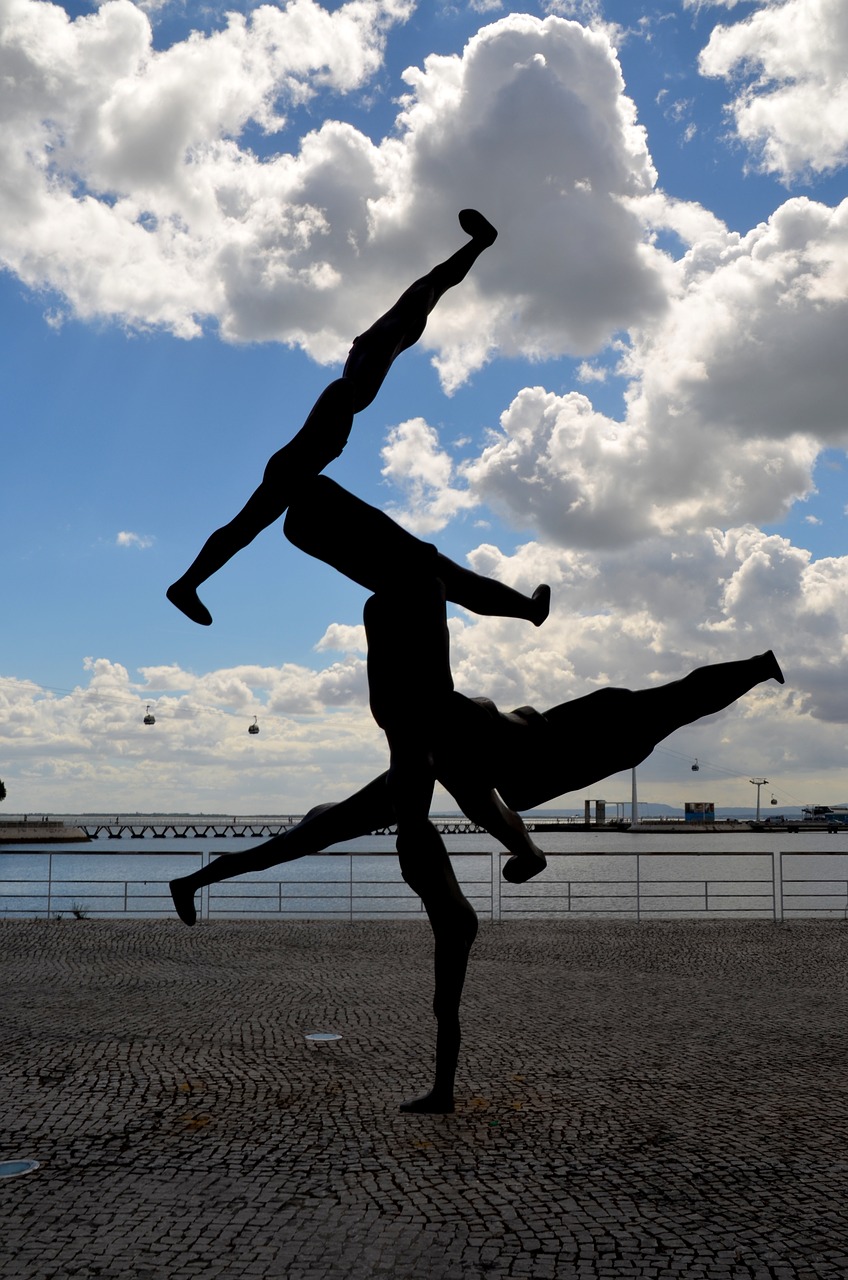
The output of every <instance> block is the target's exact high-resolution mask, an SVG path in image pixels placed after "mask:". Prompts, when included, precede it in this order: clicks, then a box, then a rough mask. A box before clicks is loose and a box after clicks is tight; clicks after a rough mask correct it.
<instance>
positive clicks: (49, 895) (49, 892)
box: [47, 853, 53, 920]
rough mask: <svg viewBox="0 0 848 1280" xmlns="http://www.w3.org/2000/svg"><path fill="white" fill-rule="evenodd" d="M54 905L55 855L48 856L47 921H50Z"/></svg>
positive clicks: (49, 854)
mask: <svg viewBox="0 0 848 1280" xmlns="http://www.w3.org/2000/svg"><path fill="white" fill-rule="evenodd" d="M52 903H53V854H52V853H48V855H47V919H48V920H49V919H50V912H51V909H52Z"/></svg>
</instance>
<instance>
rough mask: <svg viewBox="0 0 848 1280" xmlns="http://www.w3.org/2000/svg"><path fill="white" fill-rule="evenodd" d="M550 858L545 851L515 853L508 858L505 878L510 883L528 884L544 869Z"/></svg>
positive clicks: (504, 872) (505, 866)
mask: <svg viewBox="0 0 848 1280" xmlns="http://www.w3.org/2000/svg"><path fill="white" fill-rule="evenodd" d="M547 865H548V860H547V858H546V857H545V855H544V854H543V853H530V852H529V850H528V852H527V853H514V854H513V855H512V857H511V858H507V860H506V862H505V863H504V869H503V872H502V875H503V878H504V880H508V881H509V882H510V884H526V883H527V881H528V880H532V879H533V877H534V876H537V875H538V874H539V872H540V871H544V869H545V867H546V866H547Z"/></svg>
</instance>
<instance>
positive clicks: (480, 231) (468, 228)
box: [459, 209, 498, 245]
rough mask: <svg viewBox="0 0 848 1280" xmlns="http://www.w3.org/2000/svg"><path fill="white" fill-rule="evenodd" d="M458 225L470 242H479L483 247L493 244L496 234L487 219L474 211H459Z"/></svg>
mask: <svg viewBox="0 0 848 1280" xmlns="http://www.w3.org/2000/svg"><path fill="white" fill-rule="evenodd" d="M459 225H460V226H461V227H462V229H463V231H464V232H465V234H466V235H467V236H471V238H472V240H480V241H482V243H483V244H485V245H490V244H494V243H495V241H496V240H497V238H498V233H497V231H496V230H495V228H494V227H493V226H492V224H491V222H489V220H488V219H487V218H484V217H483V215H482V213H478V212H477V210H476V209H460V211H459Z"/></svg>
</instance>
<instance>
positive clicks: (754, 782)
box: [748, 778, 768, 822]
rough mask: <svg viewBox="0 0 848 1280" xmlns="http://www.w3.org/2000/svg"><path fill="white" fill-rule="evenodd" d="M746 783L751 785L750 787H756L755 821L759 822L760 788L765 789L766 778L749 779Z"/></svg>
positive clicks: (766, 784)
mask: <svg viewBox="0 0 848 1280" xmlns="http://www.w3.org/2000/svg"><path fill="white" fill-rule="evenodd" d="M748 781H749V782H750V783H751V785H752V786H754V787H756V788H757V818H756V821H757V822H759V820H760V787H767V786H768V778H749V779H748Z"/></svg>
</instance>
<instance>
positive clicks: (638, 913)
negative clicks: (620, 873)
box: [568, 850, 642, 924]
mask: <svg viewBox="0 0 848 1280" xmlns="http://www.w3.org/2000/svg"><path fill="white" fill-rule="evenodd" d="M570 897H571V894H570V889H569V899H570ZM568 909H569V911H570V910H571V902H570V901H569V904H568ZM641 920H642V864H641V861H640V855H639V852H638V850H637V853H636V923H637V924H640V923H641Z"/></svg>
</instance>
